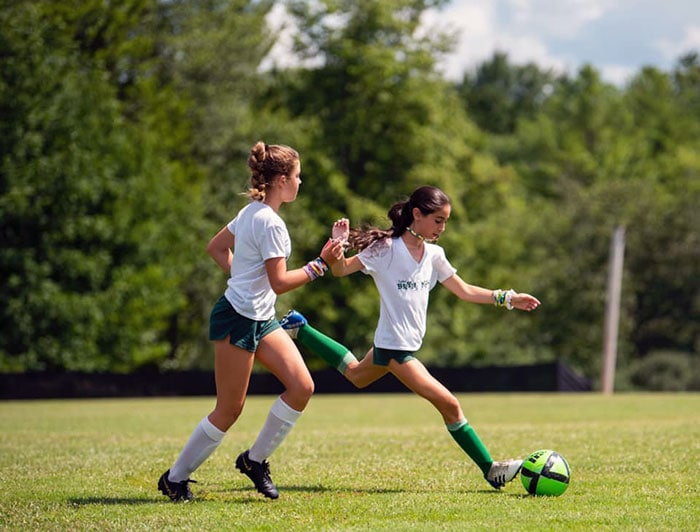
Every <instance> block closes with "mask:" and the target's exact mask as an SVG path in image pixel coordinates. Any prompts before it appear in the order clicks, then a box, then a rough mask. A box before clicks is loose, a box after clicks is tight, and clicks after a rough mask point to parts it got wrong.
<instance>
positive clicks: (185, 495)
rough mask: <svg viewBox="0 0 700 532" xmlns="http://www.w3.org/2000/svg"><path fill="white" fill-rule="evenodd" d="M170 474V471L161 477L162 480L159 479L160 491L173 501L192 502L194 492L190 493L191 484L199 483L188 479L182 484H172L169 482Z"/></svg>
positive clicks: (182, 481) (181, 482)
mask: <svg viewBox="0 0 700 532" xmlns="http://www.w3.org/2000/svg"><path fill="white" fill-rule="evenodd" d="M169 473H170V469H168V470H167V471H166V472H165V473H163V474H162V475H161V476H160V479H158V489H159V490H160V491H161V492H162V493H163V495H167V496H168V497H170V500H171V501H175V502H178V501H182V502H190V501H191V500H192V492H191V491H190V487H189V483H190V482H192V483H194V484H196V483H197V481H196V480H191V479H189V478H188V479H187V480H181V481H180V482H171V481H170V480H168V474H169Z"/></svg>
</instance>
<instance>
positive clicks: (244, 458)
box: [236, 451, 280, 499]
mask: <svg viewBox="0 0 700 532" xmlns="http://www.w3.org/2000/svg"><path fill="white" fill-rule="evenodd" d="M236 469H238V470H239V471H240V472H241V473H243V474H244V475H247V476H248V478H249V479H250V480H252V481H253V484H255V488H256V489H257V490H258V491H259V492H260V493H262V494H263V495H265V497H267V498H268V499H276V498H277V497H279V496H280V494H279V492H278V491H277V487H276V486H275V485H274V484H273V483H272V479H271V478H270V464H269V463H268V461H267V460H263V463H262V464H261V463H260V462H255V461H253V460H251V459H250V458H249V457H248V451H245V452H243V453H241V454H239V455H238V458H236Z"/></svg>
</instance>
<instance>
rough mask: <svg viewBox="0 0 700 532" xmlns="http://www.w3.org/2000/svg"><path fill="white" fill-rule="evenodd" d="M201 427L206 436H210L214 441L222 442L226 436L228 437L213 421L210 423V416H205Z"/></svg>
mask: <svg viewBox="0 0 700 532" xmlns="http://www.w3.org/2000/svg"><path fill="white" fill-rule="evenodd" d="M199 426H200V427H202V430H203V431H204V434H206V435H207V436H209V437H210V438H211V439H212V440H214V441H221V440H222V439H223V438H224V436H226V433H225V432H224V431H222V430H219V429H218V428H216V427H215V426H214V424H213V423H212V422H211V421H209V416H204V418H203V419H202V421H200V422H199Z"/></svg>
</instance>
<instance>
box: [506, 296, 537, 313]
mask: <svg viewBox="0 0 700 532" xmlns="http://www.w3.org/2000/svg"><path fill="white" fill-rule="evenodd" d="M510 302H511V305H513V308H517V309H518V310H525V311H527V312H530V311H532V310H535V309H536V308H537V307H539V306H540V301H539V300H538V299H537V298H536V297H534V296H531V295H530V294H515V295H514V296H513V297H512V299H511V300H510Z"/></svg>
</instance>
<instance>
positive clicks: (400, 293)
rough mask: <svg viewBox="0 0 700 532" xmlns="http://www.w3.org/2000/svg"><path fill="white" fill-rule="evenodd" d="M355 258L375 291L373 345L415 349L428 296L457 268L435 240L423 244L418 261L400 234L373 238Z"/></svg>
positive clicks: (423, 320) (418, 346)
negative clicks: (376, 315)
mask: <svg viewBox="0 0 700 532" xmlns="http://www.w3.org/2000/svg"><path fill="white" fill-rule="evenodd" d="M358 258H359V259H360V262H362V265H363V266H364V268H363V269H362V272H363V273H365V274H367V275H371V276H372V278H373V279H374V283H375V285H376V286H377V290H378V291H379V300H380V306H379V323H378V324H377V330H376V331H375V333H374V345H376V346H377V347H381V348H384V349H398V350H401V351H418V349H420V347H421V345H422V343H423V336H425V326H426V316H427V312H428V296H429V292H430V290H432V289H433V287H434V286H435V285H436V284H437V282H438V281H440V282H443V281H445V280H447V279H449V278H450V277H452V276H453V275H454V274H455V272H456V271H457V270H456V269H455V268H454V267H453V266H452V265H451V264H450V262H449V261H448V260H447V257H445V251H444V250H443V249H442V248H441V247H440V246H438V245H436V244H428V243H426V244H425V251H424V252H423V257H422V258H421V260H420V262H416V260H415V259H414V258H413V257H412V256H411V253H410V252H409V251H408V248H406V244H405V243H404V241H403V239H402V238H400V237H399V238H384V239H382V240H377V241H376V242H374V243H373V244H372V245H371V246H369V247H368V248H365V249H364V250H362V251H361V252H360V253H359V255H358Z"/></svg>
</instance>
